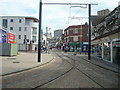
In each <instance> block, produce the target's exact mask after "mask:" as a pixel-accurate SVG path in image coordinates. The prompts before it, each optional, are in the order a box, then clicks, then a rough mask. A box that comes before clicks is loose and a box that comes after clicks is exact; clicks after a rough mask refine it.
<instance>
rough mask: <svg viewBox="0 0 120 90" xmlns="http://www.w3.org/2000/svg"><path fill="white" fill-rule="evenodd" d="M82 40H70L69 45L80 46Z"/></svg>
mask: <svg viewBox="0 0 120 90" xmlns="http://www.w3.org/2000/svg"><path fill="white" fill-rule="evenodd" d="M81 45H82V42H70V43H69V46H81Z"/></svg>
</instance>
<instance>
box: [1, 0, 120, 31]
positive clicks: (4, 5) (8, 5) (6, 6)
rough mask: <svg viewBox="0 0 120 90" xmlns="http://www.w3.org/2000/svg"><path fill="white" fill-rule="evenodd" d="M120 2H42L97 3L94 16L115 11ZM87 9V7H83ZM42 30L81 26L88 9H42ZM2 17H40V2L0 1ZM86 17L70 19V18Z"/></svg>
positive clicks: (92, 0) (93, 0)
mask: <svg viewBox="0 0 120 90" xmlns="http://www.w3.org/2000/svg"><path fill="white" fill-rule="evenodd" d="M119 1H120V0H42V2H43V3H58V2H61V3H95V4H98V5H94V6H92V15H95V14H97V11H98V10H103V9H110V10H113V9H114V8H115V7H117V6H118V2H119ZM83 7H86V6H83ZM42 11H43V13H42V28H43V30H44V31H45V27H46V26H47V27H49V28H51V31H52V32H53V31H54V30H57V29H64V28H66V27H67V26H69V25H79V24H81V23H85V22H88V19H87V17H88V13H87V12H88V8H80V7H74V8H73V7H72V8H70V6H56V5H54V6H50V5H49V6H46V5H43V9H42ZM0 16H33V17H36V18H38V17H39V0H0ZM73 16H74V17H86V18H83V19H70V18H68V17H73Z"/></svg>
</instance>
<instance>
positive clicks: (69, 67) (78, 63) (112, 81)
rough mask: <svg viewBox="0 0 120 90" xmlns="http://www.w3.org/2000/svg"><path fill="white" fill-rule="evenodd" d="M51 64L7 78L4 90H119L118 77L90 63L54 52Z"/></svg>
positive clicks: (4, 82) (4, 81)
mask: <svg viewBox="0 0 120 90" xmlns="http://www.w3.org/2000/svg"><path fill="white" fill-rule="evenodd" d="M51 54H54V56H55V59H54V60H53V61H51V62H50V63H49V64H46V65H44V66H40V67H38V68H34V69H31V70H28V71H25V72H21V73H17V74H13V75H10V76H4V77H2V78H3V79H2V80H3V88H29V89H31V88H32V89H37V88H117V87H118V84H117V83H118V74H117V73H115V72H112V71H109V70H105V69H103V68H101V67H98V66H95V65H93V64H90V63H89V62H87V61H85V60H83V59H80V58H77V57H75V56H70V55H67V57H66V56H65V53H62V52H59V51H57V50H52V52H51Z"/></svg>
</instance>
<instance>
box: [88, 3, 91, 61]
mask: <svg viewBox="0 0 120 90" xmlns="http://www.w3.org/2000/svg"><path fill="white" fill-rule="evenodd" d="M88 11H89V38H88V41H89V42H88V43H89V44H88V59H89V60H90V59H91V4H88Z"/></svg>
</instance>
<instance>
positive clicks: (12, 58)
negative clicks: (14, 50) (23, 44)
mask: <svg viewBox="0 0 120 90" xmlns="http://www.w3.org/2000/svg"><path fill="white" fill-rule="evenodd" d="M7 59H12V60H14V59H16V58H7Z"/></svg>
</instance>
